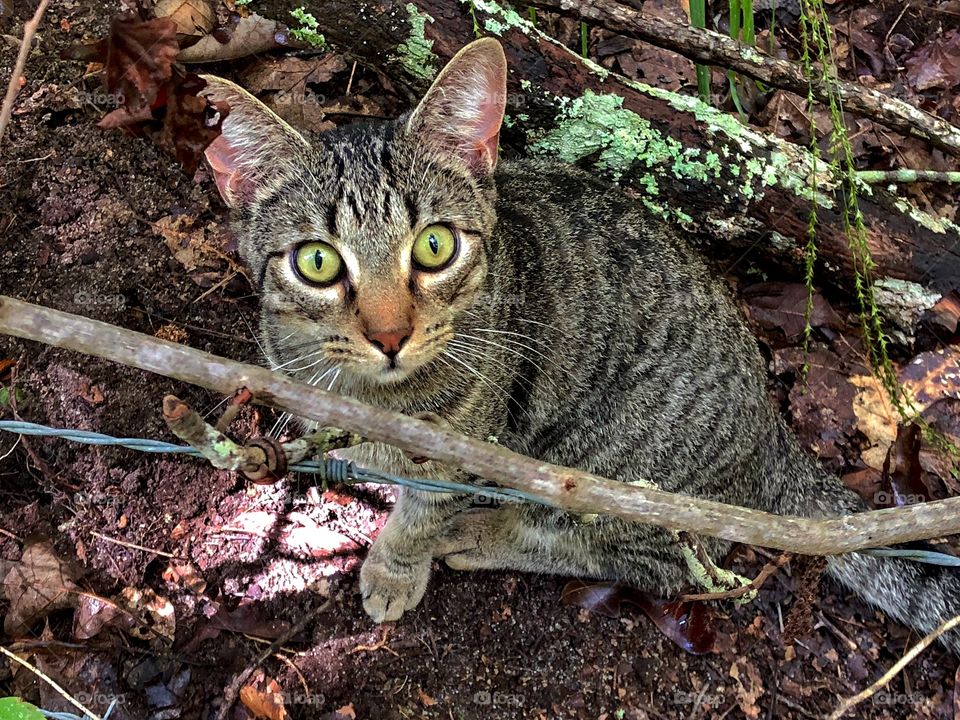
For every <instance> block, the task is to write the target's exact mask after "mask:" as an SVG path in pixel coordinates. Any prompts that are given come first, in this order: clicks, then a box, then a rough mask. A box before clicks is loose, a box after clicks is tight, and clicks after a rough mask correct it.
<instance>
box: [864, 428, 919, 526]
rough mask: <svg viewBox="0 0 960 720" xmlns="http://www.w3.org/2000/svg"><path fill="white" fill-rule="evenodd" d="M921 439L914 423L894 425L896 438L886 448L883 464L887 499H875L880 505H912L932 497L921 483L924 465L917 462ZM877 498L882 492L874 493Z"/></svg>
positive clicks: (880, 496) (881, 495)
mask: <svg viewBox="0 0 960 720" xmlns="http://www.w3.org/2000/svg"><path fill="white" fill-rule="evenodd" d="M921 445H922V438H921V433H920V426H919V425H917V424H916V423H910V424H909V425H901V426H900V427H898V428H897V437H896V440H894V442H893V444H892V445H891V446H890V448H889V450H888V451H887V457H886V459H885V460H884V463H883V481H884V486H885V487H890V489H891V493H890V499H889V502H878V501H876V500H875V501H874V504H875V505H877V506H879V507H883V506H887V507H889V506H897V507H901V506H903V505H913V504H916V503H919V502H926V501H927V500H930V499H932V497H933V494H932V493H931V492H930V488H928V487H927V485H925V484H924V482H923V474H924V473H923V467H922V466H921V464H920V447H921ZM877 497H878V498H882V497H883V494H881V493H877Z"/></svg>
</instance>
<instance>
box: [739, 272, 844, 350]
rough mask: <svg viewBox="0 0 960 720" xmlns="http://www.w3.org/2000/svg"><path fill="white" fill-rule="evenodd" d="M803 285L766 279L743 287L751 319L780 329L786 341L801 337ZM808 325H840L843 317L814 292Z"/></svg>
mask: <svg viewBox="0 0 960 720" xmlns="http://www.w3.org/2000/svg"><path fill="white" fill-rule="evenodd" d="M807 292H808V291H807V286H806V285H804V284H803V283H781V282H766V283H757V284H756V285H750V286H749V287H746V288H744V289H743V293H742V295H743V299H744V301H745V302H746V303H747V310H748V311H749V314H750V317H751V319H753V320H754V321H755V322H756V323H757V324H759V325H760V326H761V327H762V328H763V329H764V330H767V331H780V332H782V333H783V335H784V336H785V337H786V339H787V342H794V341H796V340H799V339H800V338H801V337H803V332H804V329H805V328H806V318H805V313H806V307H807ZM812 300H813V308H812V312H811V315H810V324H811V326H812V327H815V328H819V327H830V328H833V329H840V328H842V327H843V321H842V320H841V319H840V316H839V315H837V313H836V312H835V311H834V309H833V308H832V307H830V303H828V302H827V301H826V300H825V299H824V298H823V296H822V295H820V294H819V293H814V295H813V298H812Z"/></svg>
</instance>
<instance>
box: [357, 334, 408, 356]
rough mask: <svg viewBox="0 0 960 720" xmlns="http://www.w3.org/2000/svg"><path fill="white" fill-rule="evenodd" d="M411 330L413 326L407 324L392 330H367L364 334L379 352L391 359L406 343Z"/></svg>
mask: <svg viewBox="0 0 960 720" xmlns="http://www.w3.org/2000/svg"><path fill="white" fill-rule="evenodd" d="M412 332H413V328H412V327H409V326H407V327H402V328H394V329H392V330H368V331H367V333H366V335H367V339H368V340H369V341H370V342H371V343H373V344H374V345H375V346H376V347H377V349H378V350H380V352H382V353H383V354H384V355H386V356H387V357H388V358H390V359H391V360H393V358H395V357H396V356H397V353H398V352H400V349H401V348H402V347H403V346H404V345H406V344H407V340H409V339H410V335H411V333H412Z"/></svg>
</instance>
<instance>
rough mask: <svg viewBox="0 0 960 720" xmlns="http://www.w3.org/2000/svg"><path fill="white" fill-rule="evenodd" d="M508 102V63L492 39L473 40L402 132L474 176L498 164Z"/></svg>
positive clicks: (455, 57) (457, 57)
mask: <svg viewBox="0 0 960 720" xmlns="http://www.w3.org/2000/svg"><path fill="white" fill-rule="evenodd" d="M506 99H507V59H506V57H505V56H504V54H503V48H502V47H501V46H500V43H499V42H497V41H496V40H494V39H493V38H483V39H482V40H476V41H474V42H472V43H470V44H469V45H467V46H466V47H465V48H463V49H462V50H461V51H460V52H458V53H457V54H456V55H455V56H454V57H453V59H452V60H451V61H450V62H449V63H447V66H446V67H445V68H444V69H443V70H442V71H441V72H440V75H438V76H437V79H436V80H435V81H434V82H433V85H431V86H430V90H428V91H427V94H426V96H425V97H424V98H423V100H422V101H421V102H420V104H419V105H418V106H417V108H416V110H414V111H413V114H412V115H411V116H410V119H409V120H408V121H407V129H408V130H409V131H410V132H411V133H415V134H417V135H420V136H422V137H424V138H425V139H426V140H427V141H428V142H432V143H436V144H438V146H439V147H440V148H441V149H443V150H447V151H449V152H452V153H453V154H455V155H458V156H459V157H461V158H462V159H463V160H464V161H465V162H466V163H467V165H468V166H470V168H471V169H472V170H473V171H474V172H475V173H477V174H481V175H483V174H487V173H489V172H491V171H492V170H493V168H494V166H495V165H496V164H497V143H498V141H499V139H500V124H501V123H502V122H503V111H504V107H505V105H506Z"/></svg>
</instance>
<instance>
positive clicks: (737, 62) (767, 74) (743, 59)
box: [530, 0, 960, 155]
mask: <svg viewBox="0 0 960 720" xmlns="http://www.w3.org/2000/svg"><path fill="white" fill-rule="evenodd" d="M530 5H533V6H534V7H538V8H543V9H545V10H552V11H554V12H558V13H560V14H562V15H566V16H568V17H573V18H577V19H579V20H584V21H588V22H591V23H595V24H597V25H599V26H600V27H602V28H604V29H605V30H609V31H611V32H614V33H617V34H618V35H624V36H626V37H632V38H636V39H638V40H643V41H645V42H648V43H650V44H651V45H656V46H657V47H662V48H665V49H667V50H673V51H674V52H676V53H678V54H680V55H683V56H684V57H687V58H690V59H691V60H694V61H696V62H699V63H707V64H712V65H720V66H722V67H725V68H729V69H731V70H736V71H737V72H738V73H740V74H742V75H746V76H747V77H750V78H753V79H754V80H759V81H761V82H763V83H766V84H767V85H772V86H773V87H777V88H782V89H784V90H790V91H791V92H795V93H797V94H798V95H800V96H801V97H806V96H807V89H808V84H807V80H806V78H805V77H804V75H803V70H802V68H801V67H800V66H799V65H797V64H796V63H792V62H790V61H789V60H780V59H777V58H772V57H770V56H768V55H764V54H762V53H761V52H760V51H759V50H757V49H754V48H751V47H747V46H744V45H742V44H741V43H739V42H737V41H736V40H734V39H733V38H731V37H728V36H726V35H721V34H720V33H716V32H712V31H710V30H702V29H700V28H695V27H691V26H690V25H683V24H681V23H677V22H672V21H670V20H665V19H663V18H658V17H656V16H654V15H644V14H643V13H641V12H640V11H638V10H634V9H632V8H629V7H625V6H623V5H622V4H620V3H619V2H615V1H614V0H530ZM836 89H837V91H838V94H839V96H840V99H841V100H842V101H843V104H844V109H846V110H847V111H849V112H852V113H854V114H856V115H862V116H863V117H867V118H870V119H871V120H875V121H877V122H879V123H881V124H882V125H886V126H887V127H888V128H891V129H893V130H896V131H897V132H899V133H902V134H904V135H913V136H914V137H918V138H921V139H922V140H926V141H927V142H929V143H930V144H932V145H935V146H937V147H939V148H941V149H943V150H946V151H947V152H949V153H952V154H954V155H960V128H958V127H956V126H955V125H951V124H950V123H948V122H947V121H946V120H944V119H942V118H938V117H936V116H935V115H931V114H930V113H928V112H924V111H923V110H921V109H920V108H917V107H914V106H913V105H910V104H909V103H906V102H904V101H903V100H898V99H897V98H894V97H890V96H889V95H885V94H884V93H882V92H879V91H877V90H874V89H872V88H868V87H864V86H863V85H858V84H857V83H852V82H847V81H846V80H838V81H837V82H836ZM813 94H814V97H816V98H817V100H819V101H821V102H826V101H827V100H828V86H827V84H826V83H825V82H823V81H822V80H821V81H820V82H818V83H815V84H814V87H813Z"/></svg>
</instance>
